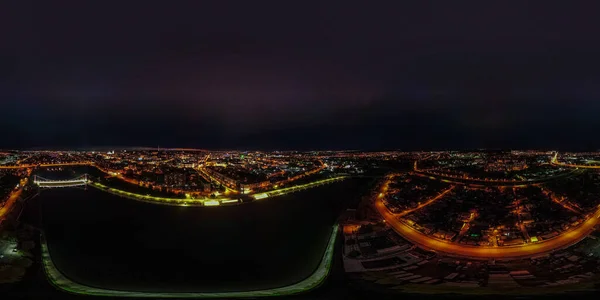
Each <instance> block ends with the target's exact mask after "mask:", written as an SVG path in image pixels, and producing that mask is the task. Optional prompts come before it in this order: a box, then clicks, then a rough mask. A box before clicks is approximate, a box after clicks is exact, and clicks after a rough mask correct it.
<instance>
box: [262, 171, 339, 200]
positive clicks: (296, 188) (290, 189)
mask: <svg viewBox="0 0 600 300" xmlns="http://www.w3.org/2000/svg"><path fill="white" fill-rule="evenodd" d="M347 178H348V177H347V176H338V177H333V178H327V179H323V180H319V181H315V182H311V183H306V184H300V185H295V186H291V187H287V188H281V189H275V190H272V191H268V192H264V193H258V194H254V195H252V197H254V199H256V200H260V199H265V198H269V197H276V196H282V195H285V194H289V193H293V192H298V191H302V190H305V189H309V188H313V187H317V186H321V185H324V184H328V183H332V182H336V181H339V180H344V179H347Z"/></svg>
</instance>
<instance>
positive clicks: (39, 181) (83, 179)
mask: <svg viewBox="0 0 600 300" xmlns="http://www.w3.org/2000/svg"><path fill="white" fill-rule="evenodd" d="M88 182H89V180H88V175H87V174H84V175H81V176H79V177H77V178H73V179H68V180H51V179H46V178H43V177H40V176H37V175H35V176H34V179H33V183H34V184H35V185H37V186H39V187H41V188H62V187H76V186H87V184H88Z"/></svg>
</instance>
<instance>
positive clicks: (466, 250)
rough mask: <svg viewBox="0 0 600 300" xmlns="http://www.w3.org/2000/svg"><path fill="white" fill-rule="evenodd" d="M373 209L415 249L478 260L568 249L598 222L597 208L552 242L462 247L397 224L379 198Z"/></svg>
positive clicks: (399, 223)
mask: <svg viewBox="0 0 600 300" xmlns="http://www.w3.org/2000/svg"><path fill="white" fill-rule="evenodd" d="M375 208H376V209H377V210H378V211H379V213H380V214H381V215H382V216H383V218H384V219H385V220H386V222H387V223H388V224H389V225H390V226H391V227H392V228H393V229H394V231H396V232H397V233H398V234H400V235H401V236H402V237H404V238H405V239H407V240H409V241H410V242H412V243H414V244H416V245H417V246H420V247H423V248H426V249H430V250H435V251H439V252H443V253H447V254H451V255H456V256H462V257H469V258H477V259H492V258H500V259H501V258H504V259H506V258H523V257H531V256H535V255H540V254H545V253H548V252H551V251H553V250H557V249H561V248H564V247H568V246H571V245H573V244H575V243H577V242H579V241H581V240H582V239H583V238H585V237H586V236H587V235H588V234H590V233H591V232H592V231H593V230H594V226H595V225H596V224H598V222H599V221H600V209H598V210H597V211H596V212H595V213H594V215H593V217H592V218H590V219H588V220H587V221H585V222H584V223H583V224H582V225H580V226H578V227H577V228H575V229H573V230H570V231H568V232H564V233H562V234H561V235H559V236H557V237H555V238H553V239H551V240H547V241H543V242H539V243H533V244H526V245H522V246H510V247H485V246H469V245H462V244H457V243H452V242H448V241H443V240H438V239H435V238H433V237H431V236H428V235H425V234H424V233H422V232H420V231H417V230H416V229H414V228H412V227H410V226H408V225H406V224H404V223H402V222H400V221H399V220H398V219H397V218H396V216H395V215H394V214H392V213H391V212H390V211H389V210H388V209H387V207H385V205H384V204H383V201H382V200H381V199H380V198H377V199H376V200H375Z"/></svg>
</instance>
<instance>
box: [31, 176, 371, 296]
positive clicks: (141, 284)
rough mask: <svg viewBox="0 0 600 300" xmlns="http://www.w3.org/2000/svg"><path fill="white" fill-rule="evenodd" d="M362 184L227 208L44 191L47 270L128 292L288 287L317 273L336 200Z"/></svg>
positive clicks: (339, 205)
mask: <svg viewBox="0 0 600 300" xmlns="http://www.w3.org/2000/svg"><path fill="white" fill-rule="evenodd" d="M365 183H366V182H365V180H364V179H362V180H360V179H351V180H346V181H344V182H341V183H334V184H330V185H327V186H323V187H318V188H315V189H311V190H308V191H304V192H299V193H296V194H291V195H286V196H283V197H278V198H273V199H268V200H262V201H259V202H255V203H250V204H245V205H240V206H230V207H209V208H200V207H171V206H162V205H155V204H148V203H143V202H137V201H134V200H130V199H125V198H120V197H117V196H114V195H111V194H107V193H104V192H101V191H98V190H95V189H93V188H89V189H88V190H87V191H85V190H79V189H54V190H44V191H42V193H41V195H40V196H39V197H40V199H38V200H39V201H40V202H41V203H42V204H41V205H42V216H43V218H42V223H43V227H44V230H45V233H46V237H47V241H48V246H49V249H50V254H51V256H52V259H53V261H54V263H55V265H56V266H57V267H58V268H59V270H61V272H63V273H64V274H65V275H66V276H67V277H69V278H71V279H72V280H73V281H76V282H79V283H82V284H85V285H89V286H95V287H102V288H110V289H126V290H137V291H182V292H183V291H206V292H213V291H240V290H256V289H264V288H272V287H280V286H285V285H289V284H292V283H295V282H298V281H301V280H302V279H304V278H306V277H308V276H310V274H311V273H312V272H313V271H314V270H315V269H316V267H317V266H318V264H319V262H320V260H321V258H322V255H323V251H324V249H325V247H326V245H327V242H328V239H329V236H330V233H331V229H332V225H333V224H334V223H335V220H336V218H337V216H338V215H339V212H340V210H341V209H343V208H344V203H346V202H351V201H354V199H356V198H357V197H359V196H360V194H361V192H363V190H364V186H365Z"/></svg>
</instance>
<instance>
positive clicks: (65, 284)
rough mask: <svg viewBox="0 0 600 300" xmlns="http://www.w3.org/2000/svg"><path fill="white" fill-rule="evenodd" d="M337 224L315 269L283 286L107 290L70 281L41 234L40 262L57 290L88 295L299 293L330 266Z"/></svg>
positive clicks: (249, 295)
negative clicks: (216, 290)
mask: <svg viewBox="0 0 600 300" xmlns="http://www.w3.org/2000/svg"><path fill="white" fill-rule="evenodd" d="M337 232H338V225H337V224H336V225H334V226H333V230H332V232H331V236H330V237H329V242H328V244H327V248H326V249H325V253H324V254H323V258H321V262H320V263H319V266H318V267H317V269H316V270H315V271H314V272H313V273H312V274H311V275H310V276H309V277H307V278H306V279H304V280H302V281H300V282H298V283H295V284H292V285H288V286H284V287H279V288H272V289H266V290H258V291H240V292H219V293H209V292H198V293H176V292H175V293H167V292H136V291H122V290H110V289H102V288H95V287H90V286H86V285H83V284H80V283H77V282H73V281H72V280H70V279H68V278H67V277H66V276H65V275H64V274H62V273H61V272H60V271H59V270H58V269H57V268H56V266H55V265H54V262H52V257H51V255H50V252H49V251H48V245H47V244H46V240H45V237H44V236H43V235H42V237H41V246H42V264H43V265H44V271H45V273H46V276H47V277H48V280H49V281H50V283H52V285H54V286H55V287H56V288H58V289H59V290H63V291H66V292H70V293H74V294H79V295H88V296H109V297H132V298H133V297H143V298H254V297H267V296H271V297H272V296H289V295H294V294H299V293H304V292H307V291H310V290H312V289H315V288H317V287H318V286H320V285H321V284H322V283H323V282H324V281H325V279H326V278H327V275H329V272H330V270H331V263H332V260H333V252H334V246H335V240H336V237H337Z"/></svg>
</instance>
